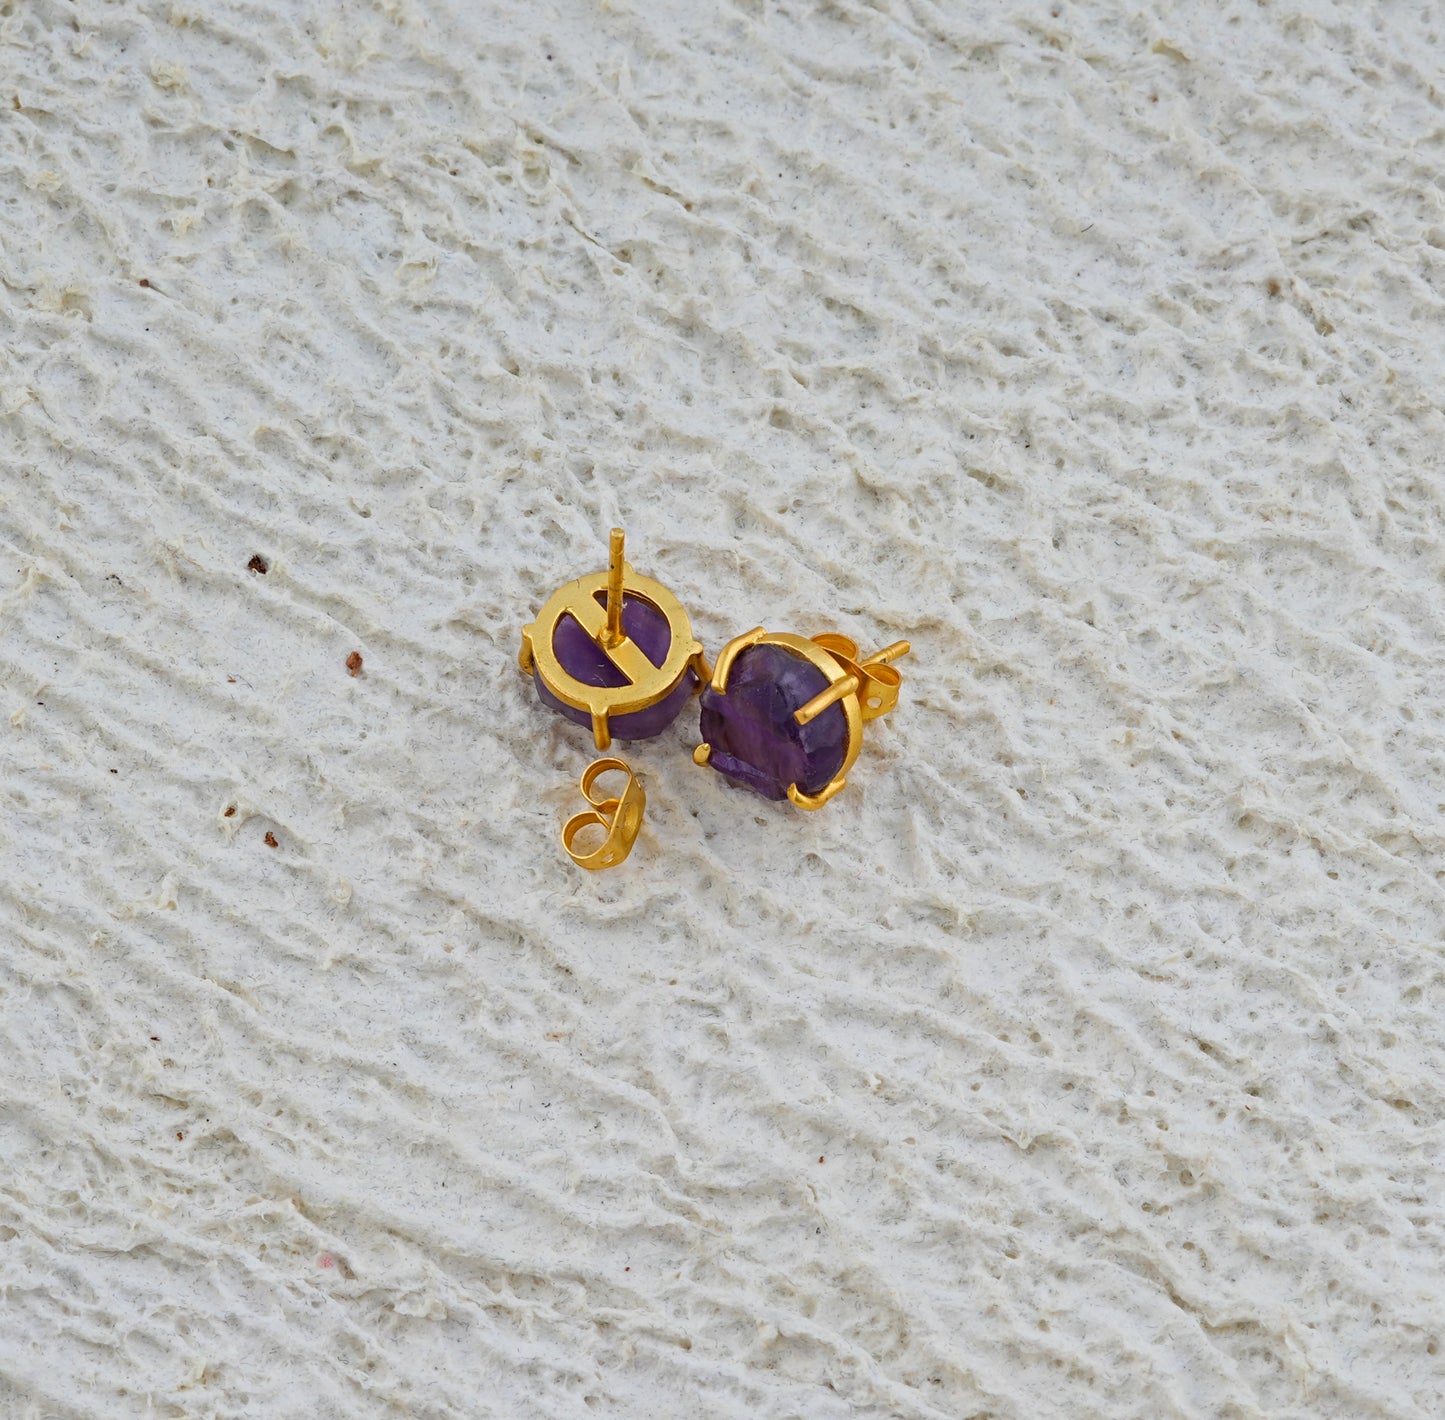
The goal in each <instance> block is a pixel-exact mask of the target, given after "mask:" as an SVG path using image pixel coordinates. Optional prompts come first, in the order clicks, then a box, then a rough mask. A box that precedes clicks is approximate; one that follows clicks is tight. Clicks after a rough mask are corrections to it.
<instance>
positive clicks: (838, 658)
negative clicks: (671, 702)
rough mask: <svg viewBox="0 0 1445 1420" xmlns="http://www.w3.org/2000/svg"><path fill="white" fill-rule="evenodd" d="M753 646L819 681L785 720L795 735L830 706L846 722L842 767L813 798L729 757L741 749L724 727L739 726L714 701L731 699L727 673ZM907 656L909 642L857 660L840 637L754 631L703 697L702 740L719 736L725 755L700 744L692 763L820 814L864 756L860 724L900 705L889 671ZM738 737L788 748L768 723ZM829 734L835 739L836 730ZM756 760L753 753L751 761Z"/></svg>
mask: <svg viewBox="0 0 1445 1420" xmlns="http://www.w3.org/2000/svg"><path fill="white" fill-rule="evenodd" d="M756 646H775V647H777V648H779V649H780V650H782V651H784V652H787V653H788V654H789V655H790V656H792V657H796V658H797V659H798V660H801V661H804V662H806V663H807V664H809V665H811V666H813V667H814V668H815V669H817V670H819V671H821V672H822V674H823V676H824V679H825V684H824V686H823V688H822V689H821V690H819V691H817V692H816V693H813V694H811V695H810V697H809V699H807V700H806V701H804V702H803V703H802V704H801V705H798V706H796V707H795V708H794V709H793V710H792V711H791V712H790V714H789V719H790V721H791V723H792V724H793V725H795V726H796V727H797V731H801V730H803V729H805V728H806V727H807V726H809V725H811V724H812V723H813V722H814V721H816V720H818V719H819V717H820V716H822V715H823V714H825V713H826V712H827V711H828V710H829V709H831V708H832V707H833V706H835V705H836V706H838V707H839V709H840V710H841V712H842V714H843V717H844V727H845V737H844V739H843V744H842V750H841V763H840V764H838V766H837V768H836V770H835V771H834V773H833V776H832V777H831V778H830V779H829V780H828V781H827V783H825V784H824V785H823V787H822V788H820V789H818V790H817V791H816V792H813V793H809V792H808V791H807V790H805V789H804V788H803V787H802V785H800V784H798V783H796V782H795V783H791V784H787V785H786V786H784V785H781V784H777V780H776V778H774V777H772V776H773V775H774V774H775V772H776V771H775V769H769V768H766V767H763V765H760V764H754V763H750V762H749V761H748V758H747V755H746V752H745V751H744V752H742V753H741V754H734V753H733V745H734V744H738V743H740V742H739V741H738V740H737V739H736V738H735V737H730V736H729V735H728V728H729V724H730V723H731V725H733V726H737V725H739V724H740V723H742V722H740V721H738V720H736V719H732V720H731V721H730V720H729V718H728V716H727V714H726V712H722V711H721V710H720V708H719V706H718V700H719V699H720V698H721V697H725V696H726V695H727V693H728V688H729V686H730V684H731V677H732V672H733V669H734V666H735V665H736V663H737V662H738V659H739V657H740V656H741V655H742V654H743V653H744V652H746V651H748V650H749V649H750V648H752V647H756ZM909 650H910V647H909V644H908V642H906V641H898V642H895V643H894V644H893V645H891V646H887V647H885V648H884V649H883V650H882V651H878V652H875V653H874V654H873V655H872V656H869V657H867V658H866V659H862V660H860V659H859V657H858V647H857V645H856V644H855V643H854V642H853V641H851V640H849V639H848V638H847V637H845V636H838V635H834V634H825V635H820V636H816V637H814V638H813V639H812V640H804V639H803V638H802V637H801V636H793V635H790V634H788V633H783V632H778V633H769V632H767V631H765V630H764V629H763V628H762V627H756V628H754V629H753V630H752V631H748V632H745V633H744V634H743V635H741V636H737V637H734V638H733V640H731V641H729V642H728V644H727V645H726V646H724V647H723V649H722V650H721V652H719V654H718V658H717V662H716V664H715V665H714V667H713V674H712V677H711V680H710V682H709V684H708V689H707V690H706V691H704V693H703V720H704V724H705V728H704V734H709V733H711V734H712V735H713V736H716V735H717V734H722V735H723V739H724V743H725V745H726V748H725V749H724V750H723V751H721V757H719V754H720V752H719V749H718V746H717V745H716V744H714V743H711V742H707V743H704V744H701V745H699V746H698V747H697V749H696V750H694V751H693V760H694V761H695V762H696V763H697V764H700V765H710V766H711V767H712V768H714V769H717V770H719V772H721V773H723V774H725V775H726V776H727V777H729V778H731V779H733V780H735V781H736V782H739V783H743V784H746V785H748V786H749V787H751V788H754V789H755V790H757V792H759V793H762V794H764V795H765V796H766V797H782V796H783V794H784V792H785V793H786V797H787V799H788V800H789V802H790V803H792V804H793V805H795V806H796V807H797V808H800V809H805V810H808V811H812V810H816V809H820V808H822V807H823V805H824V804H826V803H828V802H829V801H830V800H832V799H833V798H835V797H836V796H837V795H838V794H840V793H841V792H842V791H843V789H844V788H845V787H846V784H847V775H848V771H849V770H850V769H851V768H852V766H853V764H854V762H855V761H856V760H857V758H858V754H859V751H860V750H861V748H862V740H863V725H864V722H865V721H867V720H872V719H877V718H878V717H879V716H880V715H884V714H887V713H888V711H889V710H891V709H893V707H894V706H895V705H896V704H897V703H898V688H899V686H900V684H901V683H902V679H903V678H902V676H901V675H899V673H898V672H897V670H895V669H894V668H893V667H892V666H891V665H889V662H890V661H892V660H895V659H897V658H898V657H900V656H904V655H907V654H908V652H909ZM776 673H777V674H778V675H779V676H780V677H785V676H786V677H791V676H792V674H793V673H792V672H784V671H783V670H782V669H781V668H780V669H779V670H778V671H777V672H776ZM753 674H754V675H756V674H757V672H756V671H754V672H753ZM770 674H771V673H770ZM764 683H766V682H764ZM815 683H816V682H815ZM739 713H742V714H744V715H746V713H747V712H742V711H740V712H739ZM709 720H711V721H712V729H711V731H709V729H708V728H707V727H706V725H707V722H708V721H709ZM797 731H793V732H792V734H796V733H797ZM736 733H740V734H742V735H743V736H744V740H745V741H746V740H747V739H748V738H752V743H753V745H754V746H755V747H756V746H757V745H758V743H759V740H758V739H757V738H755V737H756V736H758V735H761V737H762V741H761V742H762V743H764V744H767V743H772V744H778V743H779V741H778V740H777V738H776V736H783V737H784V741H783V742H784V743H786V740H787V738H789V737H790V736H789V732H788V731H787V730H786V728H785V727H784V726H783V725H780V724H778V723H777V722H774V723H773V728H771V729H769V728H768V727H767V724H766V722H764V723H763V724H761V725H759V724H757V723H756V722H755V723H753V724H752V726H751V728H748V729H743V730H738V731H736ZM828 733H829V734H830V735H831V734H836V730H834V731H829V732H828ZM770 737H772V738H770ZM824 743H826V741H824ZM817 750H818V742H816V741H815V742H814V749H813V751H811V752H812V753H816V752H817ZM758 752H759V751H758V750H757V749H756V748H754V750H753V753H758ZM807 752H809V751H804V750H802V748H801V746H799V747H798V748H796V749H794V750H792V751H789V750H786V749H781V750H779V751H777V753H780V754H781V755H782V756H783V757H782V759H781V760H780V761H779V760H774V761H773V762H774V763H777V762H782V763H786V762H787V756H788V755H789V754H799V753H807ZM766 753H767V755H768V757H769V758H771V757H772V755H773V753H774V752H773V751H767V752H766ZM766 763H767V760H765V761H764V762H763V764H764V765H765V764H766ZM825 763H826V761H825ZM820 767H821V766H820ZM774 784H776V785H777V790H776V792H772V791H771V790H770V787H769V786H770V785H774Z"/></svg>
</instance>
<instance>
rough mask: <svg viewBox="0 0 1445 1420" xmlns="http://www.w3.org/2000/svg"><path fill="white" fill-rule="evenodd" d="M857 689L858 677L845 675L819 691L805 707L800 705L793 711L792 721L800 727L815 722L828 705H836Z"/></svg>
mask: <svg viewBox="0 0 1445 1420" xmlns="http://www.w3.org/2000/svg"><path fill="white" fill-rule="evenodd" d="M857 689H858V677H857V676H855V675H845V676H844V677H843V679H842V680H835V681H834V682H833V684H832V685H830V686H828V687H827V688H826V689H824V690H820V691H819V692H818V693H817V694H816V695H815V696H814V697H813V698H812V699H811V700H810V701H808V703H807V704H806V705H800V706H798V708H797V709H796V710H794V711H793V719H795V720H796V721H797V722H798V723H799V724H800V725H806V724H808V723H809V722H810V721H813V720H816V719H817V718H818V716H819V715H821V714H822V713H823V711H825V710H826V709H827V708H828V707H829V706H830V705H836V704H837V703H838V702H839V701H840V700H841V699H842V698H843V697H844V696H845V695H853V694H854V693H856V691H857Z"/></svg>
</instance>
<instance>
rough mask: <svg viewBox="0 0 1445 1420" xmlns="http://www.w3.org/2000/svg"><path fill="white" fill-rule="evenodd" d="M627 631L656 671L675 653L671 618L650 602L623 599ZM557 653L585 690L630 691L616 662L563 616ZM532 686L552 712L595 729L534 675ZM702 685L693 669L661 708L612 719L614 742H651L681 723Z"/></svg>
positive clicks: (554, 640) (556, 640)
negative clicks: (684, 710) (590, 687)
mask: <svg viewBox="0 0 1445 1420" xmlns="http://www.w3.org/2000/svg"><path fill="white" fill-rule="evenodd" d="M622 629H623V631H624V632H625V633H626V635H627V639H628V640H629V641H631V642H633V644H634V645H636V647H637V649H638V650H639V651H641V652H642V654H643V655H644V656H646V657H647V659H648V660H649V661H651V662H652V664H653V665H655V666H660V665H661V664H662V663H663V662H664V661H665V660H666V659H667V653H668V651H669V650H671V649H672V628H671V627H670V626H668V624H667V618H666V617H665V616H664V615H663V614H662V613H661V612H660V611H658V609H657V608H656V607H655V606H653V605H652V603H651V602H645V601H643V600H642V599H641V598H640V597H629V596H624V597H623V598H622ZM552 647H553V649H554V650H555V651H556V652H557V659H558V660H559V661H560V662H561V663H562V669H563V670H564V671H566V672H567V674H568V675H570V676H571V677H572V678H573V679H574V680H580V681H581V682H582V684H583V685H607V686H617V685H626V684H627V677H626V676H625V675H623V674H622V672H621V671H620V670H618V669H617V667H616V666H614V665H613V664H612V658H611V657H610V656H609V655H608V654H607V652H606V651H604V650H603V649H602V647H601V646H599V645H598V644H597V642H595V641H594V640H593V639H592V638H591V637H590V636H589V635H588V634H587V633H586V632H585V631H584V630H583V629H582V625H581V623H580V622H578V621H576V620H575V619H574V618H573V617H571V616H569V615H564V616H563V617H562V618H561V620H559V621H558V623H557V631H556V634H555V635H554V636H553V638H552ZM532 681H533V683H534V684H535V685H536V687H537V694H538V696H540V697H541V701H542V704H543V705H546V706H549V707H550V708H551V709H553V710H555V711H556V712H557V713H558V714H559V715H565V716H566V717H567V718H568V719H569V720H571V721H573V722H574V723H575V724H578V725H586V726H587V728H588V729H589V730H590V729H591V728H592V716H591V715H589V714H588V713H587V711H585V710H574V709H573V708H572V707H571V706H570V705H564V704H563V703H562V702H561V701H560V700H558V699H557V697H556V696H555V695H553V694H552V692H551V691H550V690H548V689H547V687H546V686H545V685H543V684H542V677H541V676H540V675H538V674H537V672H536V671H535V670H534V671H533V672H532ZM696 685H697V672H696V671H694V670H693V669H692V667H691V666H689V667H688V668H687V670H686V672H685V673H684V674H683V677H682V679H681V680H680V681H679V682H678V683H677V686H676V688H675V689H673V690H672V691H671V692H669V694H668V695H667V696H666V697H664V698H663V699H662V700H659V701H658V702H657V704H656V705H650V706H648V708H647V709H646V710H634V711H632V713H631V714H628V715H613V716H611V717H610V718H609V720H608V722H607V725H608V728H609V729H610V730H611V731H612V738H613V739H615V740H650V739H651V738H652V737H653V736H654V735H660V734H661V733H662V732H663V731H664V730H665V729H666V728H667V727H668V726H669V725H670V724H672V722H673V721H674V720H675V719H677V717H678V715H679V714H680V713H681V711H682V707H683V706H684V705H686V704H687V698H688V696H689V695H691V694H692V692H693V689H694V687H695V686H696Z"/></svg>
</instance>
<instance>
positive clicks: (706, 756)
mask: <svg viewBox="0 0 1445 1420" xmlns="http://www.w3.org/2000/svg"><path fill="white" fill-rule="evenodd" d="M711 758H712V746H711V745H709V744H701V745H698V747H697V748H696V749H695V750H693V752H692V762H693V763H694V764H706V763H707V762H708V760H710V759H711Z"/></svg>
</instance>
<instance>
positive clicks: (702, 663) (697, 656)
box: [688, 641, 712, 691]
mask: <svg viewBox="0 0 1445 1420" xmlns="http://www.w3.org/2000/svg"><path fill="white" fill-rule="evenodd" d="M688 665H690V666H691V667H692V669H693V674H694V675H696V676H697V687H696V688H697V690H699V691H700V690H701V689H702V688H703V686H705V685H706V684H707V683H708V682H709V681H710V680H711V679H712V671H711V670H710V669H709V668H708V663H707V656H706V655H705V654H704V653H703V649H702V642H701V641H694V642H693V643H692V655H691V657H690V658H689V660H688Z"/></svg>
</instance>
